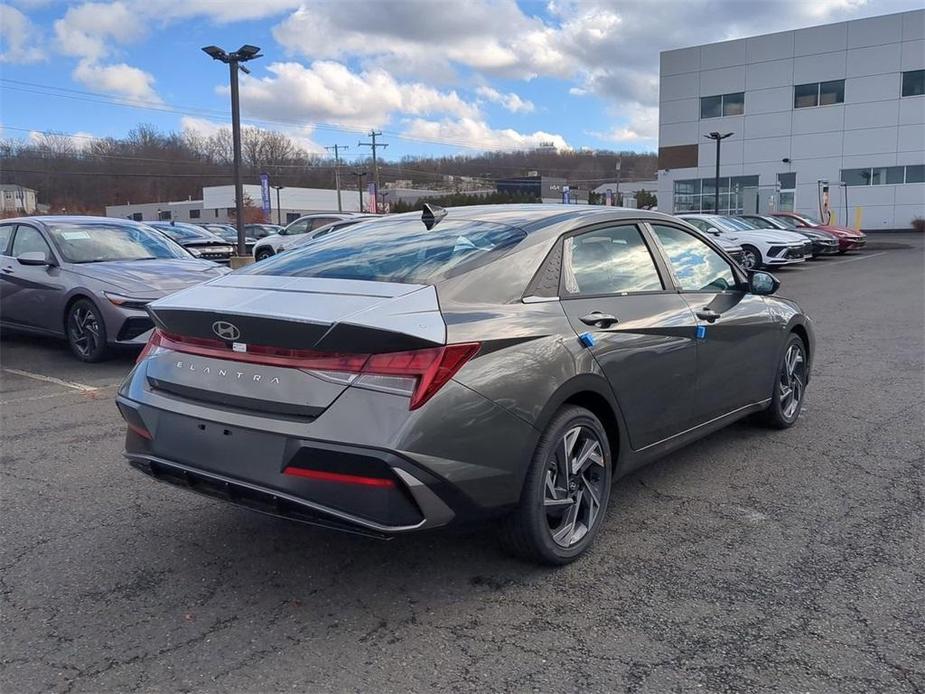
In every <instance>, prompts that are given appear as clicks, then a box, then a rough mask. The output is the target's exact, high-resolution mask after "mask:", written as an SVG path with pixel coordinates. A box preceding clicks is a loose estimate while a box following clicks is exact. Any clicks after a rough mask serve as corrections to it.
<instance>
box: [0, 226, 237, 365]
mask: <svg viewBox="0 0 925 694" xmlns="http://www.w3.org/2000/svg"><path fill="white" fill-rule="evenodd" d="M0 254H2V255H0V325H2V327H3V328H4V329H13V330H18V331H23V332H30V333H37V334H43V335H52V336H57V337H65V338H66V339H67V341H68V343H69V344H70V347H71V350H72V351H73V353H74V355H75V356H76V357H77V358H78V359H82V360H83V361H99V360H101V359H103V358H104V357H105V356H106V354H107V351H108V347H110V346H112V345H119V344H139V343H138V338H139V336H141V335H143V334H144V333H147V332H149V331H150V330H151V328H152V327H153V324H152V322H151V318H150V317H149V316H148V314H147V312H146V311H145V306H146V305H147V303H148V302H149V301H153V300H154V299H159V298H161V297H163V296H165V295H167V294H169V293H170V292H174V291H177V290H178V289H185V288H187V287H191V286H192V285H194V284H198V283H200V282H204V281H205V280H208V279H212V278H214V277H218V276H220V275H223V274H225V273H227V272H228V270H227V269H225V268H222V267H220V266H218V265H216V264H215V263H212V262H209V261H206V260H197V259H195V258H193V257H192V256H191V255H190V254H189V253H187V252H186V251H185V250H183V249H182V248H181V247H180V246H178V245H177V244H175V243H174V242H173V241H171V240H170V239H168V238H166V237H165V236H164V235H163V234H160V233H158V232H156V231H154V230H153V229H151V228H150V227H148V226H145V225H143V224H138V223H135V222H129V221H126V220H123V219H110V218H107V217H23V218H19V219H4V220H0ZM143 342H144V339H142V343H141V344H143Z"/></svg>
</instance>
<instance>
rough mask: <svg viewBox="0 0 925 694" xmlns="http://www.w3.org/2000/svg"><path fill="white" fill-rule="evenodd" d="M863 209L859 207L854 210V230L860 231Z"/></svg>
mask: <svg viewBox="0 0 925 694" xmlns="http://www.w3.org/2000/svg"><path fill="white" fill-rule="evenodd" d="M863 212H864V209H863V208H861V207H855V208H854V228H855V229H858V230H860V229H861V217H862V216H863V214H862V213H863Z"/></svg>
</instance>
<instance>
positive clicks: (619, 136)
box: [589, 104, 658, 144]
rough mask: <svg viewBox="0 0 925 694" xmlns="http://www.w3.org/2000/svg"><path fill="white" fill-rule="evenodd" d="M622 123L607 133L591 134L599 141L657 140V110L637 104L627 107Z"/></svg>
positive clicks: (629, 141) (632, 141)
mask: <svg viewBox="0 0 925 694" xmlns="http://www.w3.org/2000/svg"><path fill="white" fill-rule="evenodd" d="M622 120H623V122H622V123H621V124H620V125H616V126H614V127H613V128H612V129H611V130H608V131H607V132H592V133H589V134H590V135H594V136H595V137H597V138H599V139H601V140H609V141H610V142H622V143H639V142H642V143H646V142H649V143H653V144H654V142H655V140H656V139H657V138H658V109H657V108H655V107H652V106H640V105H638V104H636V105H632V106H630V107H628V108H627V109H626V111H625V113H624V114H623V118H622Z"/></svg>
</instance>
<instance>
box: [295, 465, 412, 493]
mask: <svg viewBox="0 0 925 694" xmlns="http://www.w3.org/2000/svg"><path fill="white" fill-rule="evenodd" d="M283 474H284V475H291V476H293V477H304V478H305V479H309V480H320V481H322V482H340V483H341V484H358V485H360V486H363V487H381V488H391V487H394V486H395V482H394V480H390V479H388V478H385V477H366V476H364V475H346V474H344V473H342V472H327V471H325V470H309V469H308V468H302V467H287V468H286V469H285V470H283Z"/></svg>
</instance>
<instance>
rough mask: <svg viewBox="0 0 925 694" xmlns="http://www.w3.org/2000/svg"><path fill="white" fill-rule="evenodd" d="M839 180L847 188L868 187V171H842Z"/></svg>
mask: <svg viewBox="0 0 925 694" xmlns="http://www.w3.org/2000/svg"><path fill="white" fill-rule="evenodd" d="M841 180H843V181H844V182H845V183H847V184H848V185H849V186H869V185H870V169H842V170H841Z"/></svg>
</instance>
